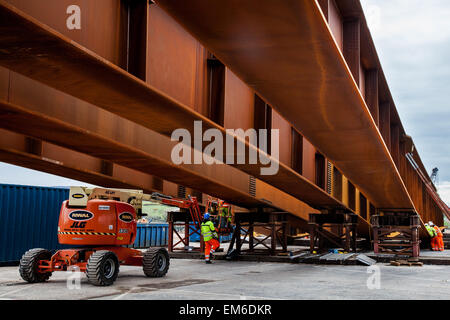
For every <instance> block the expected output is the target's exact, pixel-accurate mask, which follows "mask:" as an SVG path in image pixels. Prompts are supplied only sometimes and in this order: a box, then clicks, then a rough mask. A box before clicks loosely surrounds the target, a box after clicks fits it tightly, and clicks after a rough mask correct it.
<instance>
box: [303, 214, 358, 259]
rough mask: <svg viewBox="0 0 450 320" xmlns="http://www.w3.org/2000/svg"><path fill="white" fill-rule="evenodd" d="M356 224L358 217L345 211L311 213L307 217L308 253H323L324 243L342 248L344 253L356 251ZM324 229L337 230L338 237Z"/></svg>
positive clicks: (325, 246)
mask: <svg viewBox="0 0 450 320" xmlns="http://www.w3.org/2000/svg"><path fill="white" fill-rule="evenodd" d="M357 224H358V217H357V216H356V215H355V214H353V213H351V212H345V211H331V212H324V213H319V214H317V213H311V214H310V215H309V222H308V225H309V236H310V252H311V253H314V252H324V251H326V249H330V248H328V247H327V245H326V242H328V243H331V244H333V245H335V246H336V247H335V248H342V249H344V250H345V251H346V252H350V251H353V252H355V253H356V251H357V245H356V240H357ZM325 228H332V229H337V231H338V235H337V236H336V235H334V234H333V233H331V232H327V231H326V229H325Z"/></svg>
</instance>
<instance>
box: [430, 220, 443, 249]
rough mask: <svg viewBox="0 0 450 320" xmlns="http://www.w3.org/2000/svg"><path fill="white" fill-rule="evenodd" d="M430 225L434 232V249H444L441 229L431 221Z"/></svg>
mask: <svg viewBox="0 0 450 320" xmlns="http://www.w3.org/2000/svg"><path fill="white" fill-rule="evenodd" d="M430 226H431V227H432V228H433V229H434V231H435V232H436V237H435V238H436V240H435V241H436V251H444V235H443V234H442V231H441V229H440V228H439V227H438V226H436V225H435V224H434V223H433V222H430Z"/></svg>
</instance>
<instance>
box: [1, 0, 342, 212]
mask: <svg viewBox="0 0 450 320" xmlns="http://www.w3.org/2000/svg"><path fill="white" fill-rule="evenodd" d="M0 17H1V18H2V19H1V20H0V21H1V22H0V28H1V30H2V34H0V40H1V42H2V44H3V47H4V50H3V51H2V52H1V53H0V64H1V65H3V66H5V67H6V68H8V69H11V70H13V71H15V72H18V73H20V74H23V75H25V76H28V77H30V78H32V79H35V80H38V81H40V82H42V83H44V84H46V85H49V86H50V87H53V88H55V89H57V90H60V91H62V92H65V93H67V94H70V95H72V96H74V97H77V98H79V99H81V100H84V101H87V102H89V103H92V104H93V105H95V106H99V107H101V108H103V109H106V110H108V111H110V112H112V113H115V114H117V115H119V116H122V117H125V118H126V119H128V120H130V121H133V122H136V123H138V124H141V125H143V126H145V127H147V128H150V129H151V130H154V131H156V132H159V133H161V134H163V135H166V136H170V135H171V133H172V131H173V130H175V129H177V128H180V127H181V128H186V129H188V130H189V131H190V132H192V133H193V125H194V121H196V120H201V121H202V122H203V126H204V129H208V128H215V129H218V130H219V131H221V132H222V133H223V134H224V135H226V132H225V129H224V128H223V127H220V126H218V125H217V124H215V123H214V122H212V121H211V120H209V119H207V118H206V117H204V116H202V115H200V114H199V113H197V112H195V111H193V110H191V109H190V108H188V107H186V106H184V105H182V104H181V103H179V102H177V101H175V100H173V99H172V98H170V97H168V96H167V95H165V94H164V93H162V92H160V91H158V90H156V89H154V88H152V87H151V86H149V85H147V84H146V83H144V82H142V81H141V80H139V79H137V78H135V77H133V76H131V75H130V74H128V73H127V72H126V71H123V70H122V69H120V68H118V67H117V66H115V65H113V64H111V63H109V62H107V61H105V60H104V59H102V58H100V57H98V56H96V55H95V54H93V53H92V52H90V51H88V50H86V49H84V48H83V47H81V46H79V45H77V44H76V43H73V42H72V41H70V40H68V39H67V38H65V37H64V36H62V35H60V34H58V33H57V32H55V31H54V30H52V29H50V28H49V27H47V26H45V25H43V24H41V23H39V22H38V21H36V20H35V19H33V18H31V17H29V16H27V15H26V14H24V13H22V12H20V11H18V10H17V9H15V8H14V7H12V6H10V5H8V4H7V3H5V2H4V1H0ZM11 35H13V36H11ZM41 44H46V45H41ZM25 47H26V48H27V49H26V50H25ZM21 48H22V49H21ZM13 50H14V52H15V54H12V51H13ZM169 109H170V110H171V111H170V112H167V110H169ZM233 138H234V140H235V141H237V140H238V139H237V138H235V137H233ZM240 143H244V142H243V141H241V140H240ZM244 144H245V147H246V151H247V152H246V154H247V155H248V154H249V152H248V150H250V148H255V147H254V146H251V145H249V144H248V142H245V143H244ZM272 160H273V161H277V160H275V159H272ZM234 167H236V168H238V169H240V170H242V171H244V172H246V173H248V174H250V175H253V176H255V177H257V178H258V179H261V180H262V181H264V182H266V183H268V184H270V185H272V186H274V187H276V188H278V189H280V190H282V191H283V192H286V193H288V194H290V195H292V196H294V197H296V198H297V199H300V200H302V201H304V202H306V203H307V204H309V205H310V206H312V207H316V208H317V207H319V208H328V207H330V208H335V207H339V208H345V205H344V204H343V203H342V202H340V201H338V200H336V199H334V198H333V197H331V196H330V195H328V194H327V193H326V192H325V191H324V190H322V189H320V188H319V187H317V186H316V185H315V184H313V183H311V182H310V181H308V180H307V179H306V178H304V177H303V176H301V175H300V174H298V173H296V172H295V171H293V170H292V169H291V168H289V167H288V166H286V165H284V164H282V163H280V170H279V173H278V174H277V175H274V176H262V175H261V174H260V168H261V165H239V164H235V165H234Z"/></svg>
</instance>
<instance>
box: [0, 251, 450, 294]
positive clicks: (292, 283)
mask: <svg viewBox="0 0 450 320" xmlns="http://www.w3.org/2000/svg"><path fill="white" fill-rule="evenodd" d="M376 267H378V268H379V275H380V277H379V279H380V282H379V284H380V288H379V289H373V290H370V289H369V288H368V287H367V281H368V279H369V277H374V275H376V274H373V273H368V272H369V271H370V270H368V268H367V267H363V266H329V265H306V264H289V263H258V262H243V261H240V262H229V261H216V262H215V263H214V264H213V265H206V264H204V263H203V261H201V260H181V259H172V260H171V266H170V270H169V273H168V275H167V276H166V277H164V278H157V279H155V278H146V277H145V276H144V275H143V272H142V270H141V268H139V267H126V266H123V267H121V270H120V274H119V278H118V279H117V281H116V282H115V284H114V285H113V286H110V287H95V286H92V285H90V284H89V283H88V282H87V280H86V278H85V276H84V275H81V288H80V289H72V290H70V289H68V287H67V278H68V276H70V275H71V273H68V272H56V273H54V274H53V276H52V277H51V278H50V280H49V282H47V283H41V284H28V283H25V282H23V281H22V279H21V278H20V276H19V274H18V268H17V267H2V268H0V299H133V300H137V299H148V300H154V299H215V300H239V299H363V300H369V299H370V300H374V299H375V300H376V299H407V300H411V299H430V300H441V299H442V298H443V297H449V296H450V266H424V267H391V266H387V265H386V264H377V265H376ZM371 279H373V278H371ZM370 283H375V284H376V281H375V282H370Z"/></svg>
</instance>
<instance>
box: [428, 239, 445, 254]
mask: <svg viewBox="0 0 450 320" xmlns="http://www.w3.org/2000/svg"><path fill="white" fill-rule="evenodd" d="M431 249H432V250H433V251H444V237H443V236H435V237H433V238H432V239H431Z"/></svg>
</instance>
